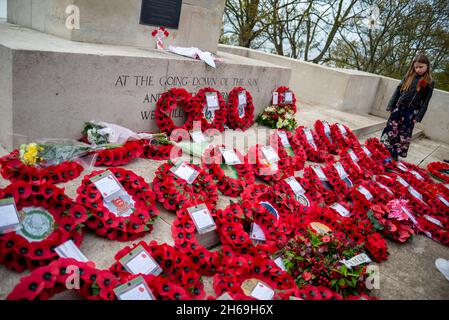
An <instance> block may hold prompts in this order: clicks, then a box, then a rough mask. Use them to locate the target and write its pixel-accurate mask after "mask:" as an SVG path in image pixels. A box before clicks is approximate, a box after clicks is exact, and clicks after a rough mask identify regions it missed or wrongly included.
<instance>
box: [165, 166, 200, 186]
mask: <svg viewBox="0 0 449 320" xmlns="http://www.w3.org/2000/svg"><path fill="white" fill-rule="evenodd" d="M170 171H172V172H173V173H174V174H175V175H176V176H178V178H181V179H183V180H185V181H187V183H189V184H191V183H192V182H193V181H195V179H196V177H198V175H199V172H198V171H196V170H195V169H194V168H192V167H191V166H189V165H188V164H187V163H185V162H182V163H181V164H179V165H177V166H173V167H172V168H171V169H170Z"/></svg>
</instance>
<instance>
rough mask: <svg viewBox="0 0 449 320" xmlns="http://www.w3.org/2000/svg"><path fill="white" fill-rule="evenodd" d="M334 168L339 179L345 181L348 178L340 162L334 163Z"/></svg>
mask: <svg viewBox="0 0 449 320" xmlns="http://www.w3.org/2000/svg"><path fill="white" fill-rule="evenodd" d="M334 168H335V169H336V170H337V172H338V175H339V176H340V178H341V179H346V178H347V177H348V174H347V173H346V171H345V168H343V165H342V164H341V163H340V162H336V163H334Z"/></svg>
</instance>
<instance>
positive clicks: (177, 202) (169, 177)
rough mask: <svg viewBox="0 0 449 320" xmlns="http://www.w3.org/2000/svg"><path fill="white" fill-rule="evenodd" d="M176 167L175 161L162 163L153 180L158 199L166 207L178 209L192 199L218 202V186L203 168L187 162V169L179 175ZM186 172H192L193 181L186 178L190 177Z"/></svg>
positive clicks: (185, 167)
mask: <svg viewBox="0 0 449 320" xmlns="http://www.w3.org/2000/svg"><path fill="white" fill-rule="evenodd" d="M183 165H184V164H183ZM179 167H181V166H179ZM175 168H176V166H175V165H174V164H173V163H164V164H162V165H161V166H159V168H157V170H156V174H155V177H154V180H153V188H154V192H155V193H156V196H157V200H158V201H159V202H160V203H161V204H162V206H163V207H164V208H165V209H167V210H171V211H177V210H178V209H179V208H181V207H183V206H184V205H186V204H187V203H189V202H192V201H199V202H206V203H209V204H211V205H215V204H216V203H217V201H218V189H217V186H216V185H215V183H214V182H213V180H212V177H211V176H210V175H208V174H207V173H206V172H205V171H204V170H203V169H201V168H200V167H199V166H197V165H194V164H185V166H184V169H185V170H184V171H183V172H182V173H179V175H180V176H178V175H177V174H175V173H174V172H173V171H175V170H176V169H175ZM176 172H180V171H176ZM185 172H187V173H192V175H190V176H189V177H194V178H192V179H193V181H191V183H189V182H188V181H187V180H185V179H184V178H187V179H188V177H187V176H184V175H183V174H184V173H185ZM194 172H196V174H195V173H194ZM183 177H184V178H183Z"/></svg>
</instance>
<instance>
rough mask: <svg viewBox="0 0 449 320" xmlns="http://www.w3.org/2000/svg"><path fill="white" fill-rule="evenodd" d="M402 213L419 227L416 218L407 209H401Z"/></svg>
mask: <svg viewBox="0 0 449 320" xmlns="http://www.w3.org/2000/svg"><path fill="white" fill-rule="evenodd" d="M401 209H402V211H403V212H404V213H405V214H406V215H407V216H408V217H409V218H410V220H412V222H413V223H414V224H415V225H417V224H418V221H416V219H415V217H414V216H413V215H412V213H411V212H410V211H408V209H407V208H406V207H401Z"/></svg>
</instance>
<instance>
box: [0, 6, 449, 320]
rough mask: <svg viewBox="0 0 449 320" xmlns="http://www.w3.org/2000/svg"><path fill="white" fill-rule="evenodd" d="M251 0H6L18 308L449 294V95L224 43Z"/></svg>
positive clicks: (0, 43) (9, 259)
mask: <svg viewBox="0 0 449 320" xmlns="http://www.w3.org/2000/svg"><path fill="white" fill-rule="evenodd" d="M262 2H263V1H262ZM262 2H261V3H260V4H259V6H262ZM312 2H313V1H312ZM239 3H240V4H239ZM244 3H246V2H241V1H240V2H239V1H226V0H39V1H37V0H0V130H1V131H0V132H1V134H0V174H1V176H0V299H1V300H49V299H52V300H182V301H184V300H203V302H204V305H202V307H199V308H197V309H193V307H190V306H189V304H188V303H186V304H179V305H173V306H172V305H170V307H168V308H167V310H165V312H166V313H167V314H169V313H172V314H174V315H175V314H176V315H193V314H194V315H197V316H202V317H206V316H208V315H209V314H213V313H214V312H215V313H217V311H216V310H212V309H214V308H209V307H208V304H209V303H212V302H211V300H239V301H240V302H241V303H242V305H243V306H244V307H246V305H245V303H248V307H249V304H250V301H247V300H264V301H265V302H266V303H267V304H266V305H260V304H259V305H257V306H258V308H259V309H258V312H259V314H260V315H261V316H262V317H263V316H264V315H265V314H266V315H268V314H276V316H280V314H281V313H282V312H283V311H281V310H280V308H277V309H276V307H279V306H277V305H276V302H277V300H289V303H290V304H292V305H294V306H295V305H296V304H298V303H300V302H296V301H294V300H398V299H400V300H410V299H419V300H428V299H430V300H447V299H449V249H448V246H449V174H448V172H449V164H448V163H447V161H446V162H445V161H444V160H447V159H449V145H448V144H449V118H448V116H447V115H448V112H449V93H448V92H447V91H443V90H440V89H437V88H435V89H434V88H433V86H432V82H430V81H427V82H426V81H425V80H426V79H427V80H428V79H430V78H426V76H425V75H426V73H423V75H421V77H422V78H419V79H421V80H419V81H418V80H416V81H415V80H413V81H414V82H412V81H411V82H410V85H411V88H412V89H413V90H416V94H414V95H413V94H410V90H412V89H410V88H409V89H406V90H402V89H401V88H402V87H401V86H402V85H403V83H404V82H400V80H397V79H393V78H389V77H386V76H383V75H379V74H374V73H368V72H364V71H359V70H353V69H350V68H336V67H332V66H331V65H324V64H317V63H312V62H308V61H304V60H301V59H299V58H298V59H295V58H290V57H286V56H282V55H277V54H273V53H267V51H268V50H265V51H263V50H256V49H252V48H247V47H242V46H237V45H231V44H223V42H224V40H223V39H225V37H224V35H226V30H228V28H229V27H230V26H229V24H230V23H235V25H234V26H236V25H238V23H239V22H229V19H228V18H226V17H228V15H229V11H227V10H236V8H237V7H233V6H237V5H238V4H239V5H240V6H244V5H245V4H244ZM263 3H264V4H265V5H267V3H269V1H267V2H263ZM240 9H241V8H240ZM246 9H247V11H246V14H247V15H248V16H249V15H250V14H251V10H249V9H248V8H246ZM281 9H282V8H279V10H281ZM242 10H243V9H242ZM257 10H261V8H260V7H259V8H257ZM263 10H265V11H266V12H269V11H268V10H270V8H269V7H263ZM273 12H274V13H276V11H273ZM269 23H273V24H274V23H275V22H269ZM286 23H287V22H286ZM254 28H257V24H256V25H255V26H254ZM267 30H268V29H267ZM220 42H221V43H220ZM412 58H413V57H412ZM420 61H421V60H419V59H418V60H416V61H415V62H414V63H415V65H413V64H412V68H415V70H418V69H417V68H418V67H419V66H420V63H421V62H420ZM422 61H423V60H422ZM416 63H417V64H416ZM422 64H424V65H425V63H421V65H422ZM415 77H417V78H416V79H418V77H419V72H418V71H416V74H415ZM410 79H412V78H410ZM414 79H415V78H414ZM423 79H424V80H423ZM413 86H414V87H413ZM400 89H401V90H400ZM412 93H413V92H412ZM407 94H409V96H410V97H412V99H413V100H412V102H410V104H409V106H410V105H413V103H414V101H419V103H418V104H417V106H421V107H422V106H423V105H424V104H425V105H426V108H427V109H426V110H424V112H425V113H426V115H425V117H424V118H422V119H419V120H420V121H415V122H416V124H415V123H414V127H413V126H412V128H411V131H410V132H409V137H407V138H406V140H407V148H408V143H410V149H408V155H407V157H404V156H403V155H402V154H399V157H398V155H397V152H399V151H398V150H399V149H400V148H399V147H398V145H397V144H396V145H394V146H393V147H392V146H391V145H390V144H389V142H388V141H391V140H388V139H391V136H394V135H395V134H397V130H403V127H401V125H399V127H398V126H397V125H396V127H394V126H393V127H392V123H393V122H392V120H391V119H393V116H394V114H395V112H399V111H398V110H402V109H401V108H402V107H401V106H402V104H401V101H405V100H404V99H406V97H408V96H407ZM395 95H396V96H397V99H398V100H397V101H398V102H395V103H394V105H393V107H392V109H391V110H390V111H386V110H387V105H388V104H389V103H391V99H390V98H391V97H392V96H393V97H395ZM401 99H402V100H401ZM415 99H418V100H415ZM426 99H427V100H426ZM407 110H408V109H407ZM401 112H402V111H401ZM404 112H405V111H404ZM418 116H419V113H418V111H416V112H415V113H413V117H418ZM398 117H399V119H400V117H401V115H400V116H398ZM393 120H394V119H393ZM421 120H422V121H421ZM398 121H399V120H398ZM404 126H405V125H404ZM384 128H385V130H384ZM398 128H399V129H398ZM389 130H390V133H388V132H389ZM394 130H396V131H394ZM385 132H387V133H385ZM400 132H403V131H400ZM404 139H405V138H403V140H404ZM399 144H400V145H401V146H402V145H403V141H401V142H399ZM270 300H271V301H270ZM222 302H223V301H222ZM227 303H229V302H227ZM301 303H303V302H301ZM342 303H343V302H342ZM192 306H193V305H192ZM195 306H198V305H195ZM271 306H274V307H275V308H274V309H273V310H274V312H273V311H272V310H271ZM153 307H154V305H153ZM253 307H254V306H253ZM262 307H266V308H267V309H263V310H262ZM208 308H209V309H208ZM195 312H197V313H195ZM283 317H284V316H283Z"/></svg>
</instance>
